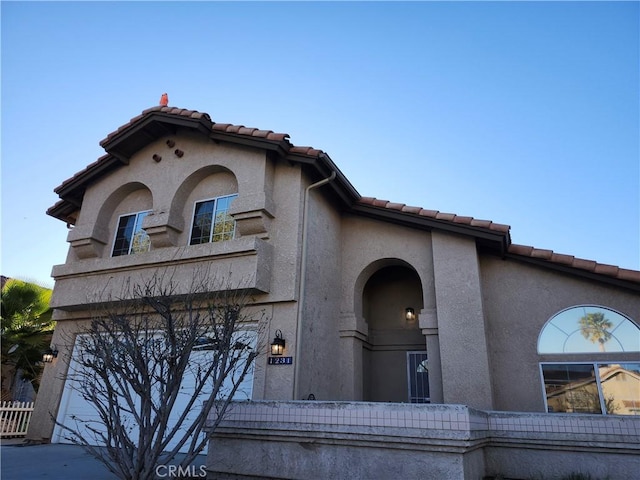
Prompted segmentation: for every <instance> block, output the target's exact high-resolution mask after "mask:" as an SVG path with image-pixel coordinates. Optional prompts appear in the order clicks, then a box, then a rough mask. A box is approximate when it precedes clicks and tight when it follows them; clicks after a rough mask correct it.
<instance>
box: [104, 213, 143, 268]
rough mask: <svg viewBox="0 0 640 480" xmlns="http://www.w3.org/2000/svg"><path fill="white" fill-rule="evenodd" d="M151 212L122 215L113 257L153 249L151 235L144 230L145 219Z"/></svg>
mask: <svg viewBox="0 0 640 480" xmlns="http://www.w3.org/2000/svg"><path fill="white" fill-rule="evenodd" d="M150 211H151V210H146V211H144V212H137V213H130V214H127V215H121V216H120V218H119V219H118V228H117V230H116V238H115V241H114V242H113V251H112V253H111V256H112V257H119V256H121V255H131V254H134V253H142V252H148V251H149V249H150V248H151V240H150V239H149V235H147V232H145V231H144V229H143V228H142V221H143V220H144V217H146V216H147V214H149V212H150Z"/></svg>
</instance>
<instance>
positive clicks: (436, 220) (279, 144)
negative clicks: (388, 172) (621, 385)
mask: <svg viewBox="0 0 640 480" xmlns="http://www.w3.org/2000/svg"><path fill="white" fill-rule="evenodd" d="M178 128H185V129H188V130H191V131H195V132H199V133H201V134H203V135H205V136H207V137H208V138H210V139H212V140H214V141H216V142H228V143H234V144H240V145H245V146H250V147H256V148H261V149H265V150H267V151H268V152H271V154H272V155H275V156H277V157H278V158H282V159H284V160H287V161H289V162H292V163H298V164H301V165H302V166H303V167H304V168H305V169H307V171H309V172H310V173H311V175H312V176H313V177H314V178H318V179H321V178H327V177H329V176H330V175H331V174H332V173H335V174H336V177H335V180H333V181H332V182H331V183H330V184H329V185H330V187H331V188H332V190H333V192H334V193H335V194H336V195H337V196H338V198H339V199H340V200H341V202H342V204H343V205H344V207H345V209H346V210H347V211H349V212H351V213H353V214H356V215H360V216H366V217H371V218H375V219H378V220H384V221H388V222H392V223H397V224H402V225H406V226H410V227H414V228H421V229H426V230H433V229H437V230H444V231H449V232H452V233H458V234H462V235H467V236H471V237H474V238H475V239H476V241H477V243H478V245H479V247H481V248H485V249H489V250H491V251H494V252H497V253H499V254H500V255H502V256H504V257H509V258H513V259H518V260H521V261H526V262H529V263H534V264H537V265H540V266H544V267H550V268H553V269H556V270H561V271H566V272H568V273H574V274H575V273H579V274H581V275H583V276H587V277H590V278H593V279H597V280H607V281H609V282H613V283H616V284H618V285H621V286H624V287H628V288H632V289H634V290H640V272H638V271H635V270H627V269H623V268H618V267H615V266H613V265H604V264H599V263H597V262H594V261H590V260H583V259H579V258H575V257H573V256H570V255H561V254H556V253H554V252H552V251H551V250H539V249H536V248H534V247H527V246H523V245H514V244H512V243H511V238H510V235H509V230H510V227H509V226H508V225H502V224H499V223H494V222H492V221H490V220H477V219H474V218H473V217H466V216H460V215H456V214H452V213H442V212H438V211H436V210H427V209H423V208H420V207H411V206H407V205H404V204H401V203H392V202H389V201H386V200H378V199H376V198H371V197H361V196H360V194H359V193H358V192H357V191H356V189H355V188H354V187H353V185H351V183H350V182H349V180H348V179H347V178H346V177H345V176H344V174H343V173H342V172H341V171H340V170H339V169H338V167H337V166H336V165H335V164H334V163H333V161H332V160H331V158H329V156H328V155H327V154H326V153H325V152H323V151H322V150H318V149H315V148H312V147H300V146H296V145H293V144H292V143H291V142H290V141H289V135H288V134H286V133H275V132H273V131H271V130H260V129H257V128H247V127H245V126H243V125H232V124H229V123H215V122H213V121H212V120H211V117H210V116H209V115H208V114H206V113H203V112H198V111H196V110H187V109H182V108H173V107H162V106H157V107H152V108H149V109H147V110H145V111H143V112H142V114H140V115H138V116H136V117H134V118H132V119H131V120H130V121H129V122H128V123H126V124H125V125H122V126H121V127H119V128H118V129H117V130H115V131H114V132H112V133H110V134H109V135H107V137H106V138H105V139H103V140H102V141H101V142H100V145H101V146H102V147H103V148H104V149H105V151H106V152H107V154H106V155H104V156H102V157H100V158H99V159H98V160H97V161H95V162H94V163H92V164H90V165H88V166H87V167H86V168H85V169H83V170H81V171H80V172H78V173H76V174H75V175H74V176H72V177H71V178H69V179H67V180H65V181H64V182H63V183H62V184H61V185H60V186H58V187H57V188H56V189H55V190H54V191H55V192H56V193H57V194H58V195H59V197H60V198H61V200H60V201H59V202H57V203H56V204H55V205H54V206H52V207H51V208H49V210H47V214H49V215H51V216H53V217H55V218H58V219H60V220H63V221H65V222H67V223H69V224H75V220H76V215H77V211H78V210H79V209H80V207H81V205H82V199H83V197H84V193H85V191H86V189H87V187H88V186H89V185H91V184H92V183H93V182H95V181H97V180H98V179H100V178H102V177H103V176H104V175H107V174H108V173H110V172H111V171H113V170H115V169H117V168H119V167H121V166H123V165H127V164H128V163H129V160H130V158H131V156H132V155H134V154H135V153H136V152H137V151H139V150H140V149H141V148H142V147H144V146H146V145H148V144H149V143H151V142H152V141H155V140H157V139H159V138H161V137H164V136H166V135H171V134H175V132H176V130H177V129H178Z"/></svg>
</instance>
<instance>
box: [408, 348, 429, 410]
mask: <svg viewBox="0 0 640 480" xmlns="http://www.w3.org/2000/svg"><path fill="white" fill-rule="evenodd" d="M407 386H408V387H409V402H410V403H429V402H430V399H429V364H428V361H427V352H407Z"/></svg>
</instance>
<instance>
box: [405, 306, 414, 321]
mask: <svg viewBox="0 0 640 480" xmlns="http://www.w3.org/2000/svg"><path fill="white" fill-rule="evenodd" d="M404 318H405V320H406V321H407V322H413V321H414V320H415V319H416V311H415V310H414V309H413V308H411V307H407V308H405V309H404Z"/></svg>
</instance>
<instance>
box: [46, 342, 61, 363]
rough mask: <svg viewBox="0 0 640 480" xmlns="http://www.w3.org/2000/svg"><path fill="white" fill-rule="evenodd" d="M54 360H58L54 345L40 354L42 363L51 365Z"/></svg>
mask: <svg viewBox="0 0 640 480" xmlns="http://www.w3.org/2000/svg"><path fill="white" fill-rule="evenodd" d="M54 358H58V349H57V348H56V346H55V345H52V346H51V347H49V348H48V349H47V350H45V352H44V353H43V354H42V361H43V362H44V363H51V362H53V359H54Z"/></svg>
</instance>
